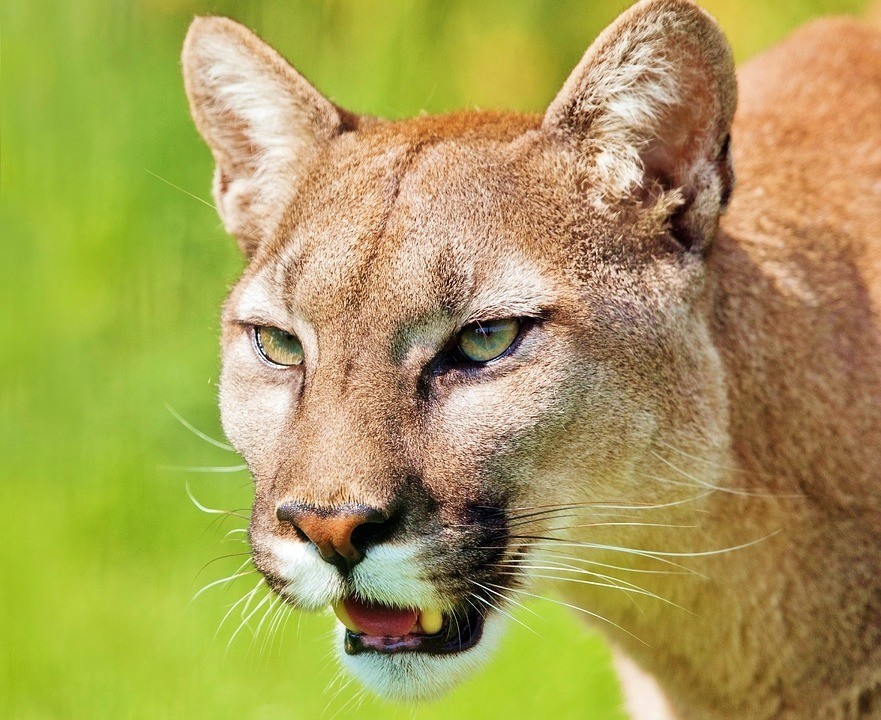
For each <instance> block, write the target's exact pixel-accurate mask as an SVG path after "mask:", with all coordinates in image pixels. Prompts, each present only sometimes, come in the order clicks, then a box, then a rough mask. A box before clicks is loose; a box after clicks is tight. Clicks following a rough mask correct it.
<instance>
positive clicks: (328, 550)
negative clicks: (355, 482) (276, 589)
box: [275, 502, 389, 572]
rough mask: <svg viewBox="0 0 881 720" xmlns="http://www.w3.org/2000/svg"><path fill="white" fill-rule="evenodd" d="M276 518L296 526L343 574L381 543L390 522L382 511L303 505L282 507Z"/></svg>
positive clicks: (284, 505)
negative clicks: (368, 549)
mask: <svg viewBox="0 0 881 720" xmlns="http://www.w3.org/2000/svg"><path fill="white" fill-rule="evenodd" d="M275 516H276V517H277V518H278V519H279V520H281V521H282V522H288V523H290V524H291V525H293V526H294V527H295V528H296V529H297V531H298V532H299V533H300V535H301V536H302V537H303V539H304V540H308V541H309V542H311V543H312V544H313V545H315V547H316V548H318V552H319V553H320V554H321V557H322V558H323V559H324V560H325V561H327V562H329V563H331V564H332V565H335V566H336V567H337V568H339V569H340V571H342V572H347V571H349V570H351V569H352V568H353V567H354V566H355V565H357V564H358V563H359V562H360V561H361V560H362V558H363V557H364V551H365V550H366V549H367V547H368V546H369V545H371V544H374V543H375V542H378V541H379V540H380V539H381V535H383V533H384V531H386V530H387V529H388V519H389V518H388V516H387V515H386V514H385V513H384V512H382V511H381V510H377V509H376V508H371V507H367V506H365V505H339V506H337V507H330V508H328V507H317V506H315V505H309V504H307V503H299V502H286V503H282V504H281V505H279V506H278V508H276V511H275Z"/></svg>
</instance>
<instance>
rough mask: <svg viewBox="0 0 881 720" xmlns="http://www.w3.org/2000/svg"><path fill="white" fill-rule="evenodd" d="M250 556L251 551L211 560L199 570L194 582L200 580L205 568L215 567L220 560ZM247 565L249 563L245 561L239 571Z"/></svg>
mask: <svg viewBox="0 0 881 720" xmlns="http://www.w3.org/2000/svg"><path fill="white" fill-rule="evenodd" d="M250 554H251V551H250V550H243V551H242V552H236V553H229V554H228V555H220V556H219V557H216V558H214V559H213V560H209V561H208V562H206V563H205V564H204V565H203V566H202V567H201V568H199V572H197V573H196V576H195V577H194V578H193V582H195V581H196V580H198V578H199V575H201V574H202V573H203V572H205V568H207V567H208V566H209V565H213V564H214V563H216V562H218V561H220V560H226V559H227V558H231V557H241V556H242V555H250ZM247 564H248V561H247V560H246V561H245V562H244V563H242V565H241V566H240V567H239V570H241V569H242V568H243V567H245V565H247ZM236 572H238V570H237V571H236Z"/></svg>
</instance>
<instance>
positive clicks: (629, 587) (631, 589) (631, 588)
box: [499, 565, 697, 617]
mask: <svg viewBox="0 0 881 720" xmlns="http://www.w3.org/2000/svg"><path fill="white" fill-rule="evenodd" d="M526 567H527V569H528V570H550V571H551V572H555V573H558V572H574V573H577V574H586V575H593V576H595V577H598V578H601V579H605V580H608V581H610V583H612V584H609V583H601V582H599V581H596V580H583V579H581V578H571V577H562V576H560V575H541V574H538V573H530V577H537V578H542V579H543V580H554V581H558V582H574V583H580V584H583V585H593V586H595V587H602V588H609V589H612V590H621V591H622V592H626V593H635V594H637V595H645V596H646V597H650V598H653V599H654V600H660V601H661V602H663V603H666V604H667V605H672V606H673V607H675V608H678V609H679V610H682V611H684V612H687V613H688V614H689V615H695V613H693V612H692V611H691V610H688V609H687V608H684V607H682V606H681V605H679V604H678V603H675V602H673V601H672V600H669V599H667V598H665V597H663V596H661V595H658V594H656V593H653V592H651V591H649V590H646V589H645V588H641V587H639V586H638V585H634V584H633V583H629V582H627V581H626V580H621V579H620V578H615V577H612V576H611V575H603V574H602V573H592V572H590V571H588V570H583V569H581V568H571V567H566V566H563V567H554V566H551V567H547V566H543V565H531V566H526ZM499 572H500V574H502V575H514V576H515V577H516V576H517V575H518V573H516V572H506V571H502V570H500V571H499ZM619 582H620V583H624V584H623V585H621V584H619ZM631 599H632V598H631ZM695 617H697V616H696V615H695Z"/></svg>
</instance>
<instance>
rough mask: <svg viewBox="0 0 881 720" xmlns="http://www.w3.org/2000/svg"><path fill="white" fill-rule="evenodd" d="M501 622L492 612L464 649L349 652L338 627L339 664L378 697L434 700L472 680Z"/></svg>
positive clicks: (491, 648) (495, 639) (494, 642)
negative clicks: (476, 636)
mask: <svg viewBox="0 0 881 720" xmlns="http://www.w3.org/2000/svg"><path fill="white" fill-rule="evenodd" d="M504 626H505V623H504V618H502V617H499V615H498V613H495V612H491V613H489V614H488V615H487V616H486V617H484V618H483V623H482V627H481V628H480V634H479V637H478V638H476V639H475V640H474V642H473V643H471V644H470V645H469V647H467V648H466V649H462V650H447V651H443V652H432V651H431V650H420V649H416V650H408V649H389V650H385V649H383V650H380V649H365V648H359V649H358V651H357V652H354V653H353V652H352V644H351V642H350V640H351V633H350V632H349V631H347V630H346V629H345V628H343V627H342V626H341V631H340V633H339V634H338V645H337V648H338V652H339V656H340V662H341V664H342V666H343V667H344V668H345V670H346V671H347V672H349V673H350V674H351V675H353V676H354V677H355V678H357V679H358V680H359V681H360V682H361V683H362V684H363V685H364V686H365V687H366V688H368V689H369V690H371V691H372V692H374V693H376V694H377V695H379V696H380V697H383V698H386V699H388V700H393V701H398V702H418V701H424V700H433V699H436V698H438V697H440V696H442V695H444V694H446V693H448V692H449V691H451V690H452V689H454V688H455V687H456V686H457V685H459V684H461V683H462V682H464V681H465V680H467V679H468V678H470V677H472V676H473V675H474V674H475V673H476V672H477V670H478V669H480V668H481V667H482V666H483V665H484V664H485V663H486V661H487V660H488V659H489V658H490V656H491V655H492V654H493V652H494V651H495V649H496V647H497V646H498V642H499V639H500V637H501V635H502V633H503V632H504Z"/></svg>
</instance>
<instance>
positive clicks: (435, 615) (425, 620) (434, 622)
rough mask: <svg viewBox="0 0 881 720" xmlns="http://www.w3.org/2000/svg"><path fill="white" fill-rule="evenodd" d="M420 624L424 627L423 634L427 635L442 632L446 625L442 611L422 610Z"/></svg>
mask: <svg viewBox="0 0 881 720" xmlns="http://www.w3.org/2000/svg"><path fill="white" fill-rule="evenodd" d="M419 624H420V625H421V626H422V632H424V633H425V634H426V635H434V634H435V633H436V632H440V629H441V627H443V624H444V616H443V613H441V611H440V610H435V609H431V610H420V611H419Z"/></svg>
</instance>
